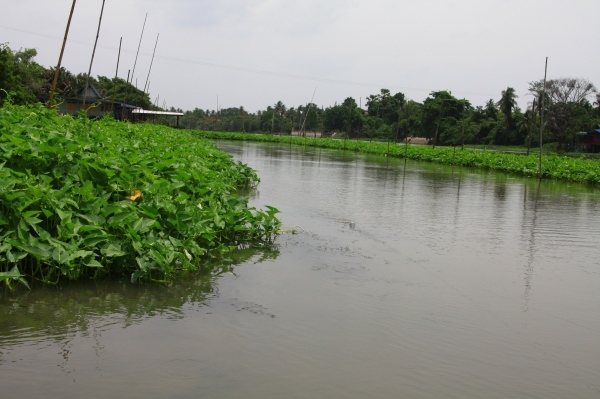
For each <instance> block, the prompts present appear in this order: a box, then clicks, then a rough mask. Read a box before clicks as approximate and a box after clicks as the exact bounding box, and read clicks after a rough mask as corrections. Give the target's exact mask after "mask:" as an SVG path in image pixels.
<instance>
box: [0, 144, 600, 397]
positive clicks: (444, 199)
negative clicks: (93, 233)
mask: <svg viewBox="0 0 600 399" xmlns="http://www.w3.org/2000/svg"><path fill="white" fill-rule="evenodd" d="M218 145H219V146H221V147H222V148H224V149H226V150H227V151H228V152H230V153H232V154H233V155H234V156H235V157H236V158H237V159H239V160H241V161H243V162H245V163H248V164H249V165H250V166H251V167H253V168H255V169H256V170H257V171H258V174H259V176H260V177H261V180H262V181H261V183H260V185H259V186H258V188H257V189H255V190H252V191H250V192H247V193H244V195H247V196H249V198H250V202H251V204H253V205H255V206H258V207H262V206H264V205H265V204H268V205H272V206H275V207H277V208H279V209H280V210H281V211H282V214H281V217H282V221H283V224H284V226H283V228H284V229H290V228H292V226H300V227H301V229H300V228H297V229H296V230H297V231H298V234H290V233H288V234H284V235H282V236H280V237H279V238H278V239H277V240H276V246H275V248H270V249H268V248H259V249H248V250H244V251H241V252H239V253H237V254H235V256H234V257H233V258H232V259H231V260H230V261H228V260H219V261H218V262H219V263H218V264H217V265H216V266H217V270H218V272H217V273H216V275H215V276H205V277H202V276H194V275H188V276H185V277H184V278H182V279H180V280H178V281H176V282H174V283H172V284H171V285H170V286H159V285H148V286H132V285H130V284H129V283H126V282H122V283H119V282H117V283H107V282H101V283H94V284H78V285H73V286H70V287H63V288H57V289H46V290H33V291H31V292H27V291H19V292H16V293H10V292H4V293H3V296H2V298H1V299H0V380H2V385H1V386H2V389H3V395H2V396H3V397H22V396H47V397H57V396H60V397H75V396H81V394H82V393H84V392H85V394H86V397H89V396H90V395H91V396H92V397H93V396H97V397H106V396H110V395H115V396H116V395H122V393H123V392H133V393H132V395H129V396H134V397H138V396H139V397H141V396H144V397H194V398H196V397H207V398H209V397H219V398H237V397H240V398H241V397H244V398H248V397H257V398H266V397H272V398H279V397H299V398H311V397H312V398H323V397H327V398H337V397H339V398H342V397H343V398H349V397H357V398H358V397H361V398H362V397H381V398H397V397H409V398H410V397H419V398H439V397H455V398H464V397H486V398H506V397H511V398H538V397H539V398H563V397H574V398H597V397H600V362H599V361H598V359H600V345H599V344H598V343H599V342H600V318H599V317H598V303H600V258H599V257H598V251H597V240H598V237H600V223H599V222H600V208H599V207H598V205H599V203H600V195H599V194H598V192H597V190H595V189H590V188H586V187H583V186H578V185H573V184H563V183H557V182H541V183H539V182H538V181H537V180H530V179H521V178H515V177H510V176H505V175H498V174H495V173H491V172H480V171H474V170H469V169H463V168H452V167H446V166H440V165H435V164H424V163H418V162H413V161H408V162H407V161H405V160H398V159H390V158H381V157H374V156H365V155H362V154H358V153H351V152H337V151H330V150H324V149H318V148H313V147H310V146H308V145H307V146H304V147H290V146H289V145H271V144H260V145H256V144H248V143H230V142H223V143H219V144H218ZM90 392H92V393H91V394H90ZM94 392H96V393H94ZM5 393H7V395H5Z"/></svg>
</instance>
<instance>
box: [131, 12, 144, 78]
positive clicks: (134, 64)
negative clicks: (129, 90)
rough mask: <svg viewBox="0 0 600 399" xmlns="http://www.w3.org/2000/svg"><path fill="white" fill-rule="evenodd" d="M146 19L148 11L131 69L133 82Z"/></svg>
mask: <svg viewBox="0 0 600 399" xmlns="http://www.w3.org/2000/svg"><path fill="white" fill-rule="evenodd" d="M146 19H148V13H146V17H145V18H144V25H142V34H141V35H140V42H139V43H138V49H137V53H135V61H134V62H133V71H131V82H129V81H127V82H128V83H133V75H134V74H135V66H136V65H137V59H138V55H139V54H140V46H141V45H142V37H144V28H146Z"/></svg>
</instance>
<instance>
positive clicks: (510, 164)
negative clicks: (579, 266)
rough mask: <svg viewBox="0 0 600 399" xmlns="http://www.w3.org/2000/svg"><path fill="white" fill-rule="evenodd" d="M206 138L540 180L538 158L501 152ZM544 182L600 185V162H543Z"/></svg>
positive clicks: (240, 137) (350, 142) (230, 135)
mask: <svg viewBox="0 0 600 399" xmlns="http://www.w3.org/2000/svg"><path fill="white" fill-rule="evenodd" d="M196 134H197V135H199V136H200V137H203V138H210V139H227V140H248V141H270V142H280V143H286V144H290V143H291V144H300V145H310V146H317V147H323V148H334V149H342V150H351V151H358V152H363V153H367V154H378V155H385V156H393V157H406V158H409V159H415V160H421V161H430V162H438V163H443V164H448V165H458V166H467V167H474V168H481V169H488V170H495V171H498V172H504V173H511V174H516V175H521V176H528V177H538V176H539V156H538V155H534V154H532V155H528V156H524V155H514V154H506V153H502V152H497V151H482V150H474V149H466V148H465V149H461V148H460V147H437V148H432V147H431V146H422V145H411V144H408V145H406V144H400V145H399V144H395V143H385V142H375V141H374V142H369V141H360V140H338V139H331V138H318V139H315V138H302V137H289V136H288V137H285V136H273V135H264V134H262V135H256V134H243V133H225V132H209V131H200V132H196ZM542 178H546V179H557V180H564V181H572V182H579V183H584V184H590V185H598V184H600V162H598V161H596V160H585V159H574V158H569V157H563V156H558V155H546V156H543V158H542Z"/></svg>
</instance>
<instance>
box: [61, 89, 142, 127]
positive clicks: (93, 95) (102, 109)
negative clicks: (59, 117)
mask: <svg viewBox="0 0 600 399" xmlns="http://www.w3.org/2000/svg"><path fill="white" fill-rule="evenodd" d="M84 101H85V103H84ZM135 108H136V106H135V105H131V104H124V103H121V102H118V101H112V100H107V99H105V98H102V96H101V95H100V93H99V92H98V89H96V88H95V87H94V86H92V85H89V86H88V87H87V90H84V91H82V92H81V94H79V95H78V96H77V97H71V98H65V99H64V100H63V102H62V103H60V105H59V107H58V111H59V112H60V113H61V114H63V115H77V114H79V112H80V111H81V110H87V114H88V116H89V117H90V118H100V117H103V116H104V115H107V114H108V115H110V114H112V116H113V117H114V118H115V119H119V120H121V119H131V116H132V111H133V110H134V109H135Z"/></svg>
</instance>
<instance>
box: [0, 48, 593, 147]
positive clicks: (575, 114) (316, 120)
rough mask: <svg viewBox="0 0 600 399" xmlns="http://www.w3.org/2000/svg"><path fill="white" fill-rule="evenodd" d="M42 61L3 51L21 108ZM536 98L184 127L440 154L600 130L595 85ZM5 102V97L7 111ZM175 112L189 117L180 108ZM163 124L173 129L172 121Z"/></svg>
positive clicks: (106, 89)
mask: <svg viewBox="0 0 600 399" xmlns="http://www.w3.org/2000/svg"><path fill="white" fill-rule="evenodd" d="M35 55H36V51H35V50H34V49H27V50H22V51H12V50H11V49H10V48H9V47H8V46H7V45H1V44H0V89H3V90H5V91H6V92H11V91H12V92H14V93H15V94H14V101H15V102H16V103H17V104H26V103H30V102H33V101H42V102H44V101H46V99H47V98H48V95H49V92H50V90H51V82H52V77H53V76H54V69H53V68H48V69H47V68H44V67H43V66H40V65H38V64H37V63H35V61H34V60H33V59H34V57H35ZM86 80H87V76H86V74H81V73H80V74H77V75H75V74H72V73H70V72H69V71H67V70H65V69H64V68H61V71H60V74H59V81H58V88H57V91H58V93H57V94H58V97H59V98H63V99H64V98H68V97H75V96H77V95H79V94H80V93H81V92H82V91H83V89H84V87H85V82H86ZM90 82H91V83H92V84H93V85H94V87H96V88H97V89H98V90H99V92H100V94H101V95H102V96H104V97H105V98H108V99H110V98H113V96H114V98H115V99H116V100H117V101H120V102H125V103H128V104H133V105H136V106H139V107H142V108H144V109H158V108H159V106H160V105H161V104H158V103H156V104H154V105H153V104H152V103H151V100H150V95H149V94H148V93H145V92H144V91H143V90H139V89H137V88H136V87H134V86H133V85H131V84H129V83H127V82H126V81H124V80H123V79H120V78H107V77H104V76H98V77H97V78H94V77H90ZM529 92H530V93H531V94H532V97H531V98H532V100H535V101H531V103H530V104H528V106H527V109H525V110H521V109H520V108H519V107H518V106H517V102H516V99H517V95H516V93H515V90H514V89H513V88H512V87H507V88H506V89H505V90H502V92H501V93H499V98H497V99H489V100H488V101H487V102H486V103H485V104H484V105H479V106H476V105H473V104H471V103H470V102H469V101H467V100H465V99H461V98H457V97H455V96H453V95H452V93H450V92H449V91H445V90H439V91H433V92H431V93H430V95H429V97H428V98H426V99H425V100H424V101H423V102H416V101H413V100H410V99H407V98H405V95H404V94H403V93H395V94H392V93H391V92H390V91H389V90H387V89H381V90H380V92H379V93H377V94H371V95H369V96H367V97H366V99H365V102H364V104H360V105H359V104H357V101H356V100H355V99H353V98H350V97H349V98H346V99H345V100H344V101H343V102H342V103H341V104H335V105H333V106H330V107H327V108H323V107H319V106H318V105H317V104H312V103H311V104H306V105H300V106H297V107H288V106H286V105H285V104H283V103H282V102H281V101H278V102H276V103H275V104H274V105H273V106H268V107H267V109H265V110H260V111H258V112H256V113H250V112H248V111H246V110H245V109H244V107H231V108H224V109H217V110H208V109H206V110H202V109H199V108H195V109H194V110H189V111H186V112H185V113H184V116H183V117H182V118H181V120H180V125H181V126H182V127H184V128H187V129H198V130H212V131H232V132H263V133H271V134H290V133H291V132H293V131H294V132H301V131H308V132H311V131H318V132H325V133H337V134H339V135H345V136H347V137H350V138H368V139H379V140H388V139H392V140H397V139H402V138H404V137H409V136H418V137H425V138H428V139H430V141H431V143H432V144H433V145H434V146H435V145H437V144H439V145H453V144H455V143H466V144H493V145H520V146H536V145H538V144H539V130H540V117H541V113H542V112H543V114H544V137H543V142H544V143H547V142H555V143H557V146H558V147H559V148H560V149H563V150H570V149H576V147H577V140H576V136H575V133H576V132H580V131H589V130H591V129H596V128H598V127H599V124H600V95H599V94H598V93H597V90H596V87H595V86H594V85H593V84H592V83H591V82H589V81H588V80H586V79H582V78H558V79H550V80H548V82H547V84H546V88H545V92H546V94H545V95H542V92H544V89H543V81H542V80H539V81H534V82H530V84H529ZM5 97H6V94H5V93H4V92H2V91H0V104H1V103H2V101H3V98H5ZM542 99H543V100H544V101H543V107H542ZM157 100H158V98H157ZM360 103H362V101H360ZM162 105H163V106H165V104H162ZM361 105H362V106H361ZM363 107H364V109H363ZM169 111H178V112H183V110H181V109H176V108H174V107H171V108H170V109H169ZM156 121H157V122H158V123H164V124H168V123H169V120H168V119H166V118H164V119H161V118H157V119H156Z"/></svg>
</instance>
